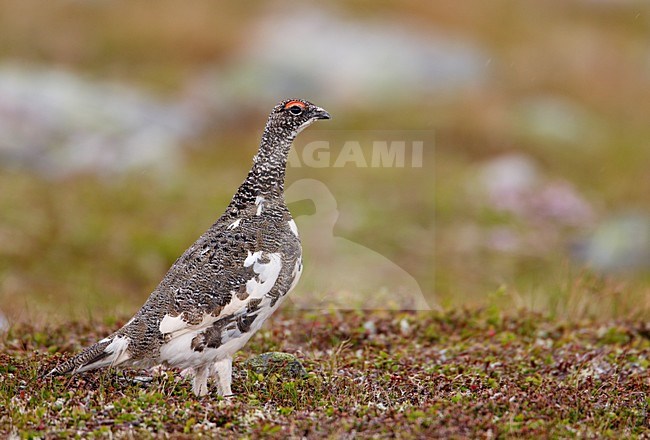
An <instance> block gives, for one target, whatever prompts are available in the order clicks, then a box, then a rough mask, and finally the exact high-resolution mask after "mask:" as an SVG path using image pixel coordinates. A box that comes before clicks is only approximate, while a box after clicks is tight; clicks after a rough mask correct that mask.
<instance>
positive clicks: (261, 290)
mask: <svg viewBox="0 0 650 440" xmlns="http://www.w3.org/2000/svg"><path fill="white" fill-rule="evenodd" d="M263 259H264V260H268V261H262V260H263ZM250 266H253V271H254V272H255V273H256V274H257V276H256V277H253V278H251V279H250V280H248V281H247V282H246V293H248V294H249V295H250V296H251V297H253V298H262V297H263V296H264V295H266V294H267V293H269V292H270V291H271V289H272V288H273V286H274V285H275V282H276V281H277V279H278V276H279V275H280V270H282V257H281V256H280V254H279V253H267V254H266V255H263V254H262V251H257V252H255V253H252V254H251V253H250V252H249V253H248V257H246V260H245V261H244V267H250Z"/></svg>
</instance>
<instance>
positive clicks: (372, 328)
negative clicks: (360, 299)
mask: <svg viewBox="0 0 650 440" xmlns="http://www.w3.org/2000/svg"><path fill="white" fill-rule="evenodd" d="M363 328H364V329H365V330H366V333H368V334H369V335H374V334H376V333H377V326H376V325H375V323H374V322H373V321H366V322H364V323H363Z"/></svg>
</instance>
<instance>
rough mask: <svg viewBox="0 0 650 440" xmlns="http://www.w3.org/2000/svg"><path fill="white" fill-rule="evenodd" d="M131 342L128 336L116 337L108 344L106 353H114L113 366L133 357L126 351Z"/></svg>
mask: <svg viewBox="0 0 650 440" xmlns="http://www.w3.org/2000/svg"><path fill="white" fill-rule="evenodd" d="M129 342H131V340H130V339H129V338H127V337H126V336H116V337H115V339H113V342H111V343H110V344H108V346H107V347H106V348H105V349H104V352H105V353H112V354H113V356H111V365H119V364H121V363H122V362H124V361H126V360H127V359H129V357H131V356H130V355H129V353H128V352H127V351H126V349H127V348H128V347H129Z"/></svg>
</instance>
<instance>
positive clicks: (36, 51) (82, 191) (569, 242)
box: [0, 0, 650, 328]
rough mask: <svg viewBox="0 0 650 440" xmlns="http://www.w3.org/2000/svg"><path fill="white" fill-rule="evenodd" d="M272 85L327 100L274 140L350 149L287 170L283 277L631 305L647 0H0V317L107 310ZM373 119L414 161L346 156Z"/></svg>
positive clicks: (169, 255) (172, 250) (649, 249)
mask: <svg viewBox="0 0 650 440" xmlns="http://www.w3.org/2000/svg"><path fill="white" fill-rule="evenodd" d="M289 97H303V98H307V99H309V100H311V101H313V102H315V103H316V104H318V105H320V106H322V107H325V108H326V109H327V110H328V111H329V112H330V113H331V114H332V115H333V119H332V120H331V121H326V122H322V123H319V124H318V125H317V126H314V127H312V128H310V129H309V130H308V131H307V132H305V133H304V134H303V135H301V137H300V138H299V142H298V143H297V145H296V147H297V151H304V150H300V149H301V148H304V145H305V144H306V143H308V142H310V141H318V140H320V141H323V140H325V141H328V142H331V148H332V155H333V157H336V154H337V151H338V152H340V151H339V150H340V147H341V145H343V143H344V142H347V141H358V145H359V146H360V147H359V148H361V155H362V157H361V158H360V157H359V155H358V153H359V151H356V152H355V154H357V156H356V157H355V160H350V161H348V162H346V163H344V164H342V165H344V166H334V164H333V163H329V164H328V165H327V166H323V167H318V168H316V167H310V166H306V165H305V164H304V163H302V164H300V163H298V164H296V163H293V166H291V167H290V168H289V170H288V177H287V183H288V184H292V183H295V184H296V185H297V186H295V187H294V191H293V193H294V196H292V197H293V199H294V200H292V201H293V202H294V203H292V210H293V211H294V214H295V215H296V216H297V222H298V225H299V227H301V228H304V229H305V230H306V231H307V232H306V233H307V235H305V234H303V240H304V242H305V243H304V245H305V252H306V255H307V256H309V255H312V256H313V257H314V261H318V265H313V266H312V269H311V270H312V273H311V274H308V273H307V274H306V277H305V279H303V283H302V285H301V286H300V287H299V288H298V289H297V291H296V292H295V293H294V296H296V297H297V298H301V297H303V296H301V295H304V297H307V298H310V296H309V295H312V296H311V297H314V295H315V294H316V296H319V295H320V296H319V297H320V298H321V299H322V297H323V293H324V292H330V293H332V294H333V295H337V301H338V303H337V304H338V305H337V306H336V307H342V308H345V307H344V306H345V304H346V301H348V300H349V301H350V302H351V303H352V302H354V301H355V298H356V300H358V298H357V297H355V292H358V291H361V290H363V289H368V288H372V289H378V291H379V290H381V288H382V286H381V285H382V284H383V283H384V282H385V283H386V286H384V289H383V290H382V292H383V293H382V295H387V296H386V297H388V298H390V292H391V291H392V290H391V289H392V288H393V287H391V286H390V285H389V284H390V283H389V281H386V280H390V279H395V278H397V277H399V279H400V280H403V281H400V286H398V287H399V288H403V287H404V286H406V287H408V286H411V287H410V288H412V290H413V291H416V290H417V292H418V295H420V294H421V295H422V297H423V298H424V299H425V301H426V304H427V305H428V306H429V307H431V308H438V307H443V308H451V307H495V308H497V309H498V310H509V311H512V310H516V309H517V308H519V307H526V308H530V309H533V310H538V311H541V312H543V313H548V314H551V315H556V316H560V317H565V318H569V319H582V318H586V317H599V318H610V317H627V316H636V317H644V316H645V317H647V316H648V313H650V284H649V281H650V277H649V274H650V169H649V165H650V124H649V123H648V117H649V115H650V4H649V3H648V2H647V1H643V0H636V1H635V0H618V1H617V0H562V1H560V0H553V1H545V2H541V1H493V2H481V1H465V2H456V1H437V2H424V1H421V0H401V1H373V2H370V1H349V2H342V1H332V2H327V3H326V4H325V3H324V2H299V3H298V2H286V1H265V2H261V1H253V2H246V3H245V4H244V3H241V2H234V1H226V2H212V1H209V0H197V1H194V2H192V3H191V4H181V3H178V2H174V1H168V0H159V1H157V2H155V3H151V2H127V1H110V0H96V1H71V0H70V1H56V2H40V1H34V0H5V1H3V2H1V3H0V328H1V327H3V326H6V324H7V322H15V321H34V320H46V321H56V320H65V319H70V318H75V319H86V318H88V317H94V318H97V317H100V318H109V317H115V316H117V317H127V316H130V315H131V314H132V313H133V312H134V311H135V310H136V309H137V308H138V307H139V306H140V305H141V304H142V302H143V301H144V300H145V299H146V297H147V296H148V295H149V293H150V292H151V290H153V288H154V287H155V286H156V284H157V283H158V282H159V280H160V279H161V277H162V276H163V274H164V273H165V271H166V270H167V269H168V267H169V266H170V265H171V264H172V263H173V262H174V260H175V259H176V258H177V257H178V256H179V255H180V254H181V253H182V251H183V250H184V249H185V248H186V247H187V246H189V244H191V243H192V242H193V241H194V240H195V239H196V238H197V237H198V235H200V234H201V233H202V232H203V231H204V230H205V229H206V228H207V227H208V226H209V225H210V224H212V222H213V221H214V220H215V219H216V218H217V217H218V216H219V215H220V214H221V212H222V210H223V209H224V207H225V205H226V204H227V203H228V202H229V200H230V197H231V196H232V194H233V193H234V191H235V189H236V188H237V186H238V185H239V183H241V181H242V180H243V178H244V176H245V173H246V172H247V171H248V168H249V166H250V163H251V162H250V161H251V157H252V156H253V154H254V153H255V150H256V148H257V145H258V142H259V137H260V134H261V130H262V128H263V124H264V122H265V119H266V116H267V114H268V112H269V111H270V109H271V108H272V106H273V105H275V104H276V103H277V102H278V101H280V100H281V99H284V98H289ZM391 136H392V137H393V138H396V139H402V140H404V141H407V145H412V141H423V151H422V160H421V163H419V165H420V166H415V167H414V166H409V164H410V162H409V160H408V159H407V165H406V166H404V167H397V166H390V167H389V166H384V167H373V166H371V155H372V151H370V150H369V148H370V149H371V148H372V143H371V142H370V141H372V140H382V139H386V138H387V137H391ZM303 137H304V139H303ZM336 148H339V150H336V151H335V149H336ZM362 159H365V160H366V162H367V164H366V165H368V166H365V167H364V166H363V164H362V163H361V162H360V160H361V161H362ZM298 165H301V166H298ZM305 179H308V180H305ZM295 188H297V190H296V189H295ZM319 205H320V206H319ZM321 218H322V219H324V222H321V223H322V225H321V226H318V224H319V222H318V221H314V220H319V219H321ZM310 222H311V223H310ZM314 225H316V227H314ZM310 227H311V229H310ZM319 227H320V228H321V229H319ZM321 230H322V231H323V232H322V233H320V232H319V231H321ZM319 237H320V238H319ZM323 237H325V238H323ZM327 244H335V245H336V249H338V251H337V252H342V253H343V254H345V255H341V256H340V258H339V255H338V254H337V253H336V252H334V253H329V254H327V256H325V257H323V255H325V252H324V251H323V250H322V249H321V248H320V247H319V246H321V247H323V246H325V245H327ZM360 250H361V253H362V254H363V255H362V256H361V257H357V256H356V255H357V254H355V252H358V251H360ZM341 261H344V262H354V261H356V262H358V263H359V262H360V263H359V264H356V265H349V264H347V263H346V264H340V263H341ZM337 263H338V264H337ZM309 264H310V263H309V257H308V259H307V265H308V266H307V267H308V268H309ZM386 268H388V269H389V270H387V269H386ZM390 270H394V271H395V272H390ZM387 273H395V274H397V275H395V277H392V275H391V276H388V277H387V276H385V275H386V274H387ZM352 275H353V276H352ZM348 276H350V277H348ZM318 277H321V278H318ZM323 277H324V278H323ZM382 277H383V278H382ZM333 278H336V279H339V280H343V281H344V282H343V283H339V285H327V286H325V285H324V284H323V283H324V281H319V280H322V279H329V280H331V279H333ZM414 282H415V284H413V283H414ZM328 289H329V290H328ZM326 296H327V295H326ZM364 298H372V294H371V293H370V296H367V297H364ZM421 299H422V298H421V297H420V296H418V301H420V300H421ZM364 301H365V300H364ZM315 304H321V303H316V302H311V303H310V304H300V301H298V302H295V303H294V304H293V307H297V306H298V307H300V306H304V307H309V306H310V305H311V306H315ZM355 304H356V305H355V307H360V308H364V307H363V302H362V304H360V305H359V304H358V301H357V303H355ZM419 304H420V305H417V304H410V306H412V308H428V307H425V306H422V303H421V302H420V303H419ZM320 306H322V307H327V304H324V305H322V304H321V305H320ZM394 306H395V307H396V308H399V307H400V306H401V307H409V305H408V304H407V305H405V304H403V303H399V302H398V304H396V305H394ZM290 307H291V306H290ZM373 307H374V305H373V306H369V307H365V308H373Z"/></svg>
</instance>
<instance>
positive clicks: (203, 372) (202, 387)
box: [192, 365, 210, 396]
mask: <svg viewBox="0 0 650 440" xmlns="http://www.w3.org/2000/svg"><path fill="white" fill-rule="evenodd" d="M209 371H210V366H209V365H201V366H200V367H195V368H194V380H193V381H192V392H194V394H196V395H197V396H205V395H206V394H208V372H209Z"/></svg>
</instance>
